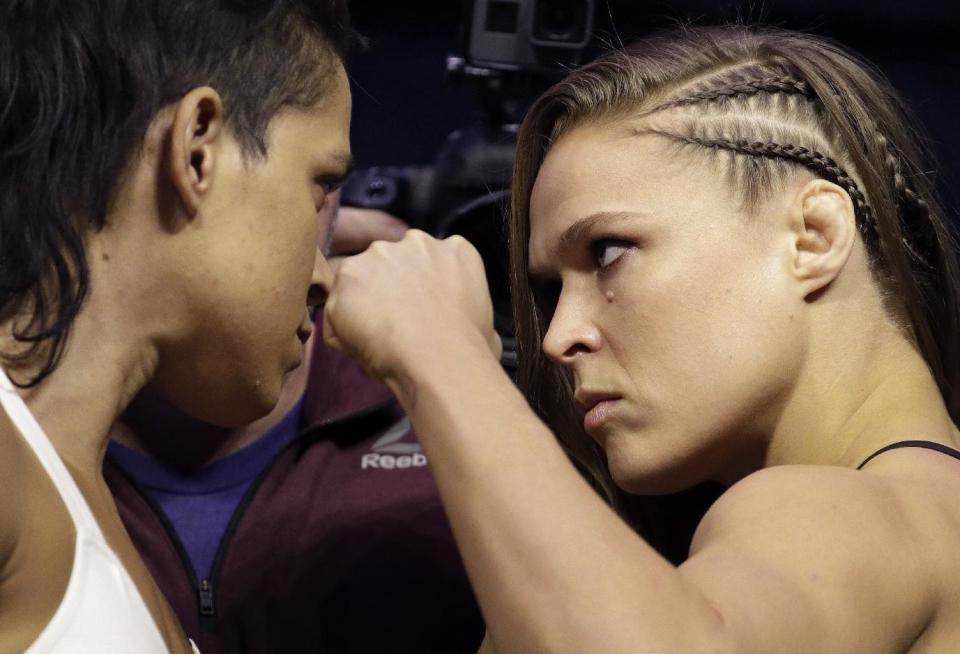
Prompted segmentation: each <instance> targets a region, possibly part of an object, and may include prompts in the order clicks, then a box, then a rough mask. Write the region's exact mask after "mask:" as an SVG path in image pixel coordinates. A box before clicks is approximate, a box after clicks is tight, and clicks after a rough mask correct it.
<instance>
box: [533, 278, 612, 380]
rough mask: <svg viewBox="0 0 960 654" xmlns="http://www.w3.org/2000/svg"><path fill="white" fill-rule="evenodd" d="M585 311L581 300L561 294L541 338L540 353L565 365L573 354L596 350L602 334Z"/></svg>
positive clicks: (575, 355) (569, 362)
mask: <svg viewBox="0 0 960 654" xmlns="http://www.w3.org/2000/svg"><path fill="white" fill-rule="evenodd" d="M589 313H590V312H589V307H588V306H586V305H585V304H584V303H582V302H578V301H576V298H574V297H573V296H569V295H568V296H564V294H563V293H561V294H560V298H559V300H558V301H557V307H556V310H555V311H554V312H553V318H552V319H551V320H550V326H549V327H548V328H547V333H546V334H545V335H544V337H543V345H542V348H543V353H544V354H546V355H547V356H548V357H549V358H550V359H552V360H553V361H554V362H556V363H558V364H560V365H563V366H569V365H571V364H572V363H573V361H574V359H575V358H576V357H577V355H581V354H590V353H592V352H597V351H598V350H599V349H600V347H601V346H602V345H603V336H602V335H601V334H600V330H599V329H598V328H597V326H596V324H595V323H594V322H593V321H591V320H590V315H589Z"/></svg>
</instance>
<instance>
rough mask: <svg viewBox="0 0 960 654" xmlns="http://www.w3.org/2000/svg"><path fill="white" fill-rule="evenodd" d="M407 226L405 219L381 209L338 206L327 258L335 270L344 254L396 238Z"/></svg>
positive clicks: (352, 253)
mask: <svg viewBox="0 0 960 654" xmlns="http://www.w3.org/2000/svg"><path fill="white" fill-rule="evenodd" d="M407 229H408V227H407V224H406V223H405V222H403V221H402V220H400V219H399V218H397V217H396V216H391V215H390V214H388V213H386V212H384V211H378V210H376V209H359V208H356V207H340V208H339V209H338V210H337V221H336V224H335V226H334V230H333V238H332V239H331V241H330V255H329V256H328V257H327V262H328V263H329V264H330V268H331V269H332V270H333V271H334V272H336V271H337V269H338V268H339V267H340V264H341V263H343V260H344V258H345V257H348V256H350V255H354V254H358V253H360V252H363V251H364V250H366V249H367V248H368V247H370V245H371V244H372V243H375V242H376V241H399V240H400V239H401V238H403V235H404V234H405V233H406V231H407Z"/></svg>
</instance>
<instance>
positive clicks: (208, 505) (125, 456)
mask: <svg viewBox="0 0 960 654" xmlns="http://www.w3.org/2000/svg"><path fill="white" fill-rule="evenodd" d="M302 409H303V400H302V399H301V400H300V401H299V402H297V404H296V405H295V406H294V407H293V409H292V410H291V411H290V413H288V414H287V415H286V417H284V419H283V420H281V421H280V422H279V423H278V424H277V425H276V426H275V427H274V428H273V429H271V430H270V431H269V432H267V433H266V434H265V435H264V436H263V437H262V438H260V439H259V440H257V441H256V442H254V443H251V444H250V445H248V446H246V447H244V448H243V449H241V450H238V451H237V452H234V453H233V454H231V455H229V456H227V457H224V458H222V459H220V460H219V461H216V462H214V463H212V464H211V465H209V466H207V467H206V468H203V469H202V470H199V471H197V472H193V473H189V474H184V473H182V472H179V471H177V470H174V469H173V468H169V467H167V466H165V465H163V464H162V463H160V462H159V461H157V460H156V459H153V458H151V457H149V456H146V455H144V454H140V453H138V452H134V451H133V450H131V449H129V448H127V447H124V446H123V445H120V444H119V443H116V442H114V441H111V442H110V444H109V445H108V446H107V455H108V456H109V457H110V459H111V460H112V461H113V462H114V463H115V464H116V465H117V466H119V467H120V469H121V470H123V471H124V472H126V473H127V475H128V476H130V477H131V478H133V480H134V481H136V482H137V484H138V485H139V486H140V488H141V489H142V490H143V491H144V492H145V493H146V494H147V495H148V496H149V497H150V499H152V500H153V501H154V502H156V503H157V504H158V505H159V506H160V508H162V509H163V512H164V513H165V514H166V516H167V518H168V519H169V520H170V522H171V524H172V525H173V527H174V529H176V531H177V535H178V536H179V538H180V541H181V542H182V543H183V546H184V548H185V549H186V551H187V554H188V555H189V557H190V561H191V562H192V563H193V569H194V571H195V572H196V575H197V579H198V580H199V579H206V578H208V577H209V576H210V574H211V572H212V570H211V569H212V567H213V559H214V557H215V556H216V554H217V547H218V546H219V545H220V541H221V539H222V538H223V535H224V532H225V531H226V529H227V525H228V524H229V522H230V518H231V517H232V516H233V513H234V511H235V510H236V508H237V505H238V504H240V500H242V499H243V496H244V494H245V493H246V492H247V489H248V488H250V484H251V483H253V481H254V480H255V479H256V478H257V476H259V475H260V473H261V472H263V470H264V468H265V467H266V466H267V465H269V464H270V463H271V462H272V461H273V460H274V458H275V457H276V456H277V454H279V453H280V450H282V449H283V448H284V447H285V446H286V445H287V444H288V443H289V442H290V441H292V440H293V439H294V438H295V437H296V435H297V433H298V432H299V429H300V418H301V411H302Z"/></svg>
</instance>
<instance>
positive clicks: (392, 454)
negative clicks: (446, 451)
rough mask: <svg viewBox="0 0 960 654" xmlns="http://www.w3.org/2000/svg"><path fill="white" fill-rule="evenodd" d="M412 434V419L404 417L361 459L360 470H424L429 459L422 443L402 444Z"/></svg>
mask: <svg viewBox="0 0 960 654" xmlns="http://www.w3.org/2000/svg"><path fill="white" fill-rule="evenodd" d="M409 432H410V419H409V418H406V417H404V418H403V419H401V420H400V421H399V422H398V423H397V424H395V425H394V426H393V427H391V428H390V429H388V430H387V431H385V432H384V433H383V435H382V436H381V437H380V438H378V439H377V442H376V443H374V444H373V447H371V448H370V449H371V450H372V451H371V452H369V453H367V454H364V455H363V456H362V457H361V458H360V469H361V470H367V469H369V468H376V469H381V470H395V469H404V468H422V467H424V466H425V465H427V457H426V455H425V454H424V453H423V450H422V449H421V447H420V443H400V442H398V441H400V440H401V439H402V438H403V437H404V436H405V435H406V434H407V433H409Z"/></svg>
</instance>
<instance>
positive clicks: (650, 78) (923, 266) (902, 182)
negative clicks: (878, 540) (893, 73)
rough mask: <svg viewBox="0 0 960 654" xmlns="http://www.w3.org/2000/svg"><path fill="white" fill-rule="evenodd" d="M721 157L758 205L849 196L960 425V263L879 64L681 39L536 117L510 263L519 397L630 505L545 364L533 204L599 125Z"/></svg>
mask: <svg viewBox="0 0 960 654" xmlns="http://www.w3.org/2000/svg"><path fill="white" fill-rule="evenodd" d="M621 118H630V119H634V118H639V119H641V120H639V121H631V122H638V123H640V124H643V125H645V127H644V128H643V130H642V131H643V133H651V132H652V133H656V134H659V135H661V136H662V137H664V138H667V139H670V140H672V141H673V142H674V143H675V144H676V145H677V147H678V148H679V149H683V150H689V151H690V152H692V153H693V152H696V153H699V154H703V155H706V156H712V157H716V158H718V159H720V160H722V163H723V164H724V170H725V171H726V174H727V175H728V177H729V179H730V181H731V183H732V184H733V186H734V188H735V189H736V190H737V191H738V192H739V193H740V194H741V196H742V199H743V202H744V205H745V206H746V207H747V208H751V207H755V206H756V205H757V203H758V202H759V201H760V200H761V199H763V198H764V197H765V196H767V195H769V193H770V192H771V190H772V189H774V188H776V186H777V182H778V181H781V180H783V179H784V178H785V176H786V175H789V174H791V172H795V171H797V170H800V169H806V170H808V171H811V172H813V174H814V175H816V176H818V177H822V178H824V179H828V180H830V181H832V182H834V183H836V184H838V185H839V186H841V187H842V188H843V189H845V190H846V192H847V193H848V195H849V196H850V198H851V200H852V202H853V205H854V207H855V210H856V214H857V222H858V228H859V231H860V234H861V236H862V238H863V241H864V244H865V246H866V249H867V252H868V255H869V257H870V260H871V267H872V271H873V274H874V277H875V279H876V280H877V283H878V285H879V288H880V289H881V291H882V292H883V294H884V299H885V303H886V306H887V309H888V311H890V312H891V315H893V316H894V317H895V318H897V319H898V321H899V324H900V325H901V327H902V329H903V330H904V333H906V334H907V335H908V337H909V338H910V339H911V340H912V342H914V343H915V344H916V347H917V348H918V350H919V351H920V353H921V354H922V355H923V357H924V359H925V360H926V362H927V364H928V366H929V367H930V370H931V371H932V373H933V376H934V378H935V379H936V381H937V384H938V385H939V387H940V391H941V393H942V394H943V396H944V398H946V400H947V403H948V405H949V406H950V410H951V413H952V415H953V417H954V420H957V418H958V417H960V406H958V404H960V401H958V400H960V398H958V391H960V379H958V376H960V348H958V344H960V266H958V255H957V248H956V244H955V242H954V241H953V239H952V237H951V234H950V230H949V224H948V222H947V220H946V218H945V214H944V211H943V210H942V209H941V207H940V205H939V203H938V202H937V201H936V199H935V197H934V194H933V189H932V184H931V182H930V180H929V179H928V178H927V175H926V174H925V173H924V171H927V170H930V169H931V168H930V167H929V161H930V157H929V154H928V153H927V152H925V151H924V149H923V147H922V145H921V139H920V138H919V136H918V134H917V132H916V131H915V129H914V128H913V127H911V125H913V124H914V121H912V120H911V119H910V118H909V117H908V112H907V110H906V108H905V107H904V104H903V103H902V102H901V101H900V99H899V98H898V97H897V95H896V93H895V91H894V90H893V89H892V88H891V87H890V85H889V84H888V83H887V82H886V80H885V79H884V78H883V76H882V75H881V74H880V73H879V72H878V71H877V70H876V69H875V68H873V67H872V66H871V65H870V64H868V63H866V62H865V61H863V60H861V59H859V58H858V57H857V56H855V55H853V54H852V53H850V52H848V51H846V50H845V49H843V48H842V47H840V46H839V45H837V44H835V43H833V42H831V41H829V40H827V39H823V38H819V37H815V36H811V35H808V34H801V33H796V32H789V31H784V30H779V29H771V28H750V27H745V26H739V25H737V26H724V27H711V28H682V29H679V30H677V31H674V32H670V33H665V34H661V35H658V36H654V37H650V38H648V39H645V40H644V41H641V42H639V43H637V44H635V45H633V46H632V47H629V48H627V49H624V50H620V51H616V52H612V53H610V54H608V55H606V56H603V57H601V58H600V59H598V60H596V61H594V62H592V63H590V64H588V65H586V66H584V67H582V68H580V69H578V70H576V71H574V72H573V73H571V74H570V75H569V76H568V77H567V78H566V79H564V80H563V81H561V82H560V83H558V84H556V85H555V86H553V87H552V88H551V89H549V90H548V91H547V92H546V93H544V95H542V96H541V97H540V98H539V100H538V101H537V102H536V103H535V104H534V105H533V107H532V108H531V110H530V111H529V113H528V114H527V116H526V119H525V120H524V123H523V125H522V127H521V129H520V132H519V136H518V145H517V157H516V163H515V168H514V176H513V205H512V220H511V225H510V263H511V284H512V292H513V309H514V315H515V319H516V330H517V349H518V354H519V364H520V367H519V372H518V384H519V385H520V387H521V388H522V389H523V390H524V392H525V393H526V394H527V397H528V399H529V400H530V403H531V405H532V406H533V408H534V409H535V410H536V411H537V412H538V413H539V414H540V415H541V417H542V418H543V419H544V420H545V421H546V422H547V424H548V425H550V427H551V428H552V429H553V430H554V431H555V433H556V434H557V436H558V438H559V439H560V441H561V443H562V444H563V445H564V447H565V448H566V449H567V451H568V453H569V454H570V455H571V457H572V458H573V459H574V461H575V462H577V463H578V464H579V465H580V466H582V467H583V468H585V469H586V470H588V471H589V472H590V473H591V475H592V477H593V479H594V480H595V481H596V482H597V484H598V485H599V486H600V487H602V488H603V489H604V490H605V491H606V493H607V495H608V497H610V498H611V499H614V500H615V498H616V496H617V495H618V491H617V490H616V489H615V488H614V487H613V483H612V481H611V480H610V477H609V474H608V473H607V471H606V465H605V462H604V460H603V455H602V453H601V452H600V451H599V450H598V448H596V447H595V446H594V445H593V442H592V441H591V439H589V438H588V437H587V436H586V435H585V434H584V433H583V432H582V430H581V429H579V428H578V424H579V420H578V419H577V418H576V417H575V416H574V415H573V414H572V412H573V401H572V389H571V383H570V380H569V378H568V376H567V374H566V373H565V372H564V371H563V370H562V369H561V368H560V367H559V366H557V365H556V364H554V363H552V362H551V361H549V360H548V359H547V358H546V357H545V356H544V355H543V353H542V352H541V349H540V347H541V342H542V340H543V336H544V334H545V332H546V328H547V326H548V320H549V312H550V307H546V306H542V305H541V303H538V298H537V297H535V294H534V292H533V290H532V288H531V284H530V281H529V277H528V274H527V265H528V250H527V248H528V242H529V238H530V218H529V206H530V194H531V191H532V187H533V184H534V181H535V180H536V177H537V173H538V171H539V169H540V166H541V164H542V163H543V160H544V158H545V157H546V154H547V152H548V151H549V149H550V146H551V143H553V142H554V141H555V140H556V139H557V138H559V137H560V136H561V135H562V134H564V133H566V132H567V131H569V130H571V129H572V128H573V127H575V126H577V125H579V124H583V123H584V122H588V121H607V120H617V119H621Z"/></svg>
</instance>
